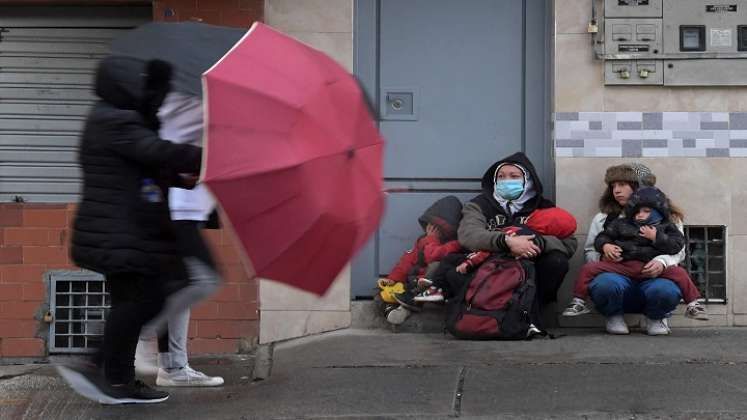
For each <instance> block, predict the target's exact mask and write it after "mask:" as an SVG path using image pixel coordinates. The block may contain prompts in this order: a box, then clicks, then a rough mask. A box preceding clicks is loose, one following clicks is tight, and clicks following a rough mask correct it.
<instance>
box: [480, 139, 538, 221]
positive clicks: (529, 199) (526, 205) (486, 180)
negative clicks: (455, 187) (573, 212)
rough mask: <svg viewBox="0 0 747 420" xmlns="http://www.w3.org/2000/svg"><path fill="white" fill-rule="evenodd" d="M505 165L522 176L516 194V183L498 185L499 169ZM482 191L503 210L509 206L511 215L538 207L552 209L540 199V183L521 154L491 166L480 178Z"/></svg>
mask: <svg viewBox="0 0 747 420" xmlns="http://www.w3.org/2000/svg"><path fill="white" fill-rule="evenodd" d="M507 165H511V166H514V167H516V168H518V169H519V171H521V173H522V175H523V179H522V180H521V181H522V182H521V184H522V185H521V191H520V193H518V194H517V190H518V188H517V186H516V184H518V183H517V182H515V181H514V182H509V183H500V181H501V180H500V179H498V176H499V173H500V170H501V168H503V167H505V166H507ZM501 184H503V185H501ZM511 184H514V185H511ZM482 190H483V192H484V193H485V194H486V195H488V196H489V197H492V198H493V199H494V200H495V201H497V202H498V204H500V205H501V207H503V208H504V209H505V208H506V207H507V206H510V207H511V212H512V213H515V212H517V211H524V210H530V211H531V210H534V209H536V208H540V207H553V204H552V203H551V202H546V201H547V200H545V199H544V198H543V197H542V182H540V179H539V177H538V176H537V171H536V170H535V169H534V165H532V162H530V161H529V158H528V157H527V156H526V155H525V154H524V153H521V152H519V153H514V154H513V155H511V156H508V157H506V158H504V159H501V160H499V161H498V162H496V163H494V164H492V165H491V166H490V168H488V170H487V171H486V172H485V174H484V175H483V177H482ZM510 190H513V194H510V193H509V192H510ZM513 196H516V198H512V197H513Z"/></svg>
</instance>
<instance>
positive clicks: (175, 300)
mask: <svg viewBox="0 0 747 420" xmlns="http://www.w3.org/2000/svg"><path fill="white" fill-rule="evenodd" d="M173 223H174V231H175V232H176V236H177V242H178V245H179V247H180V253H181V255H182V256H183V257H184V258H183V261H184V267H185V270H186V274H185V275H186V276H187V278H188V281H187V285H186V286H184V287H182V288H181V289H179V290H177V291H176V292H174V293H173V294H171V295H169V297H168V299H167V300H166V304H165V307H164V309H163V311H162V312H161V313H160V314H159V315H158V317H157V318H156V319H154V320H153V321H152V322H151V323H149V325H148V330H149V333H150V334H151V335H153V331H155V332H156V333H160V332H161V331H163V329H164V328H165V326H166V325H167V323H168V320H169V319H171V317H173V316H180V315H179V314H180V313H182V312H183V311H185V310H187V309H189V308H190V307H191V306H192V305H194V304H195V303H197V302H199V301H202V300H204V299H206V298H207V297H209V296H210V295H212V294H213V293H214V292H215V291H216V290H217V289H218V287H219V285H220V275H219V274H218V272H217V270H216V268H215V263H214V261H213V258H212V256H211V254H210V250H209V249H208V247H207V245H206V244H205V241H204V240H203V239H202V236H201V234H200V229H199V226H200V224H199V223H198V222H195V221H189V220H182V221H175V222H173ZM182 317H183V315H182ZM181 319H183V318H181Z"/></svg>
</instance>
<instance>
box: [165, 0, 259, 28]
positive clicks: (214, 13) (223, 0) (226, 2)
mask: <svg viewBox="0 0 747 420" xmlns="http://www.w3.org/2000/svg"><path fill="white" fill-rule="evenodd" d="M263 11H264V0H157V1H154V2H153V20H157V21H167V22H178V21H182V20H190V19H192V20H198V21H201V22H204V23H211V24H214V25H224V26H236V27H239V28H248V27H250V26H251V25H252V23H254V21H257V20H262V15H263Z"/></svg>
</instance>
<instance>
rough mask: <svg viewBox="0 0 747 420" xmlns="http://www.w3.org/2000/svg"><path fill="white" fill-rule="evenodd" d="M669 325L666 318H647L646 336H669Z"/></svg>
mask: <svg viewBox="0 0 747 420" xmlns="http://www.w3.org/2000/svg"><path fill="white" fill-rule="evenodd" d="M669 332H670V330H669V325H668V322H667V320H666V318H663V319H651V318H646V334H648V335H669Z"/></svg>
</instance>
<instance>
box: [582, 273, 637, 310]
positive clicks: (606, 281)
mask: <svg viewBox="0 0 747 420" xmlns="http://www.w3.org/2000/svg"><path fill="white" fill-rule="evenodd" d="M636 290H637V287H636V285H635V284H634V283H633V281H632V280H630V279H629V278H628V277H625V276H623V275H621V274H615V273H602V274H600V275H598V276H597V277H595V278H594V280H592V281H591V283H589V297H590V298H591V301H592V302H594V307H595V308H596V309H597V311H598V312H599V313H600V314H602V315H604V316H605V317H610V316H615V315H622V314H624V313H625V312H630V310H631V309H635V308H632V307H631V306H634V305H631V304H632V303H633V302H636V301H639V300H640V299H635V296H634V295H635V291H636ZM638 303H639V306H640V308H642V305H641V304H640V302H638ZM626 310H627V311H626Z"/></svg>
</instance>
